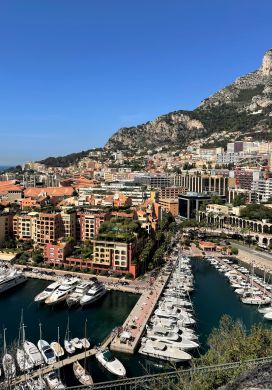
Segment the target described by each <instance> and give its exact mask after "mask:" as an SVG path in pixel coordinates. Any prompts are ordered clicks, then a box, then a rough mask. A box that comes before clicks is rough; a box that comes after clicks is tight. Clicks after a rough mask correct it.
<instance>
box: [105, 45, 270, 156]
mask: <svg viewBox="0 0 272 390" xmlns="http://www.w3.org/2000/svg"><path fill="white" fill-rule="evenodd" d="M218 132H222V133H223V132H224V133H225V132H228V133H230V132H231V133H232V136H233V134H234V135H235V134H236V135H237V137H241V136H242V135H245V134H246V135H253V134H254V137H255V138H256V132H257V138H258V136H259V137H260V138H261V137H262V138H264V139H265V138H266V137H268V138H272V49H270V50H268V51H267V52H266V53H265V55H264V57H263V60H262V65H261V66H260V68H259V69H258V70H256V71H255V72H252V73H249V74H247V75H245V76H242V77H239V78H237V79H236V80H235V82H234V83H233V84H231V85H229V86H227V87H225V88H223V89H221V90H220V91H218V92H216V93H215V94H214V95H212V96H210V97H209V98H207V99H205V100H204V101H203V102H202V103H201V104H200V105H199V107H197V108H196V109H195V110H193V111H182V110H181V111H176V112H173V113H169V114H167V115H162V116H160V117H158V118H156V119H155V120H153V121H152V122H147V123H145V124H142V125H139V126H136V127H130V128H122V129H120V130H118V131H117V132H116V133H115V134H114V135H113V136H112V137H111V138H110V139H109V141H108V142H107V144H106V145H105V148H106V149H112V150H116V149H132V150H134V149H142V148H144V147H147V148H148V147H150V146H157V145H160V146H164V145H166V144H167V145H170V146H171V145H173V146H177V147H181V146H184V145H186V144H188V143H190V142H191V141H193V140H196V139H203V138H204V139H208V140H210V141H211V142H214V140H213V134H214V133H218ZM270 132H271V134H270ZM217 138H218V137H217ZM222 140H223V139H222Z"/></svg>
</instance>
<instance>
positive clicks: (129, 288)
mask: <svg viewBox="0 0 272 390" xmlns="http://www.w3.org/2000/svg"><path fill="white" fill-rule="evenodd" d="M15 268H18V269H22V268H24V266H21V265H18V264H16V265H15ZM34 269H35V270H36V269H37V271H39V272H29V271H23V273H24V275H25V276H26V277H27V278H31V279H40V280H48V281H52V282H54V281H56V280H57V279H58V278H60V277H62V276H64V275H65V274H67V273H68V272H67V271H66V272H64V271H59V270H58V271H59V272H58V273H57V272H56V271H55V272H56V274H55V275H48V274H45V273H42V271H52V269H49V268H48V269H47V268H36V267H35V268H34ZM60 272H61V273H60ZM69 274H70V272H69ZM71 275H73V277H79V278H81V279H84V280H90V275H87V274H83V273H79V272H71ZM94 277H96V278H97V280H99V281H101V282H103V283H104V284H105V286H106V288H107V289H108V290H114V291H122V292H127V293H132V294H141V289H140V287H139V286H137V285H136V284H135V285H134V284H132V283H129V284H128V285H122V284H120V283H119V282H118V281H117V280H116V278H107V277H103V276H96V275H94Z"/></svg>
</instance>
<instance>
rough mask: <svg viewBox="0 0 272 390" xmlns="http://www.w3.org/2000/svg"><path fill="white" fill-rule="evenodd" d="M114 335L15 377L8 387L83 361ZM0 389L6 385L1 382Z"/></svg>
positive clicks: (105, 346) (105, 345)
mask: <svg viewBox="0 0 272 390" xmlns="http://www.w3.org/2000/svg"><path fill="white" fill-rule="evenodd" d="M113 337H114V335H113V334H112V333H111V334H110V335H109V336H108V337H107V338H106V339H105V340H104V341H103V342H102V343H101V345H100V346H99V348H98V347H94V348H91V349H88V350H86V352H85V351H84V352H80V353H78V354H77V355H72V356H69V357H67V358H66V359H63V360H59V361H58V362H57V363H54V364H49V365H45V366H43V367H41V368H39V369H37V370H34V371H31V372H29V373H25V374H22V375H20V376H18V377H16V378H15V379H14V381H12V383H10V386H11V387H12V386H16V385H19V384H20V383H22V382H25V381H27V380H29V379H35V378H38V377H40V376H41V377H43V376H44V375H46V374H48V373H49V372H51V371H55V370H59V369H61V368H63V367H65V366H68V365H69V364H72V363H74V362H76V361H77V360H82V359H84V358H85V357H86V358H88V357H91V356H94V355H95V354H96V353H97V352H98V350H99V349H100V348H101V349H103V348H107V347H108V346H109V345H110V343H111V341H112V339H113ZM0 389H3V390H4V389H7V386H6V383H5V382H3V383H0Z"/></svg>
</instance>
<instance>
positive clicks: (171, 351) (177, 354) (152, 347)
mask: <svg viewBox="0 0 272 390" xmlns="http://www.w3.org/2000/svg"><path fill="white" fill-rule="evenodd" d="M139 353H140V354H142V355H145V356H149V357H154V358H156V359H160V360H166V361H169V362H173V363H177V362H184V361H188V360H191V359H192V357H191V355H189V354H188V353H187V352H184V351H182V350H180V349H177V348H174V347H171V346H168V345H166V344H165V343H163V342H161V341H152V340H145V341H143V342H142V345H141V348H140V349H139Z"/></svg>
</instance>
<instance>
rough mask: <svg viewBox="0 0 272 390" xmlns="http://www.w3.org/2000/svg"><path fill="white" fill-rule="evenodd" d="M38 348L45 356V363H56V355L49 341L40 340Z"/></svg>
mask: <svg viewBox="0 0 272 390" xmlns="http://www.w3.org/2000/svg"><path fill="white" fill-rule="evenodd" d="M38 348H39V350H40V352H41V354H42V357H43V358H44V361H45V363H47V364H52V363H56V361H57V359H56V355H55V352H54V351H53V349H52V348H51V347H50V345H49V343H48V342H47V341H45V340H41V339H40V340H39V341H38Z"/></svg>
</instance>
